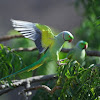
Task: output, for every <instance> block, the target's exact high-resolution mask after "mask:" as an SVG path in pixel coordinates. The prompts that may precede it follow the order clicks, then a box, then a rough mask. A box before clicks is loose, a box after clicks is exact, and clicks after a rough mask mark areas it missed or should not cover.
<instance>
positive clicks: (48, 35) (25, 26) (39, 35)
mask: <svg viewBox="0 0 100 100" xmlns="http://www.w3.org/2000/svg"><path fill="white" fill-rule="evenodd" d="M11 21H12V24H13V27H14V29H15V30H16V31H18V32H20V33H21V34H22V35H23V36H24V37H25V38H29V39H31V40H33V41H34V42H35V44H36V47H37V48H38V50H39V52H40V53H42V52H44V51H45V50H46V49H47V48H48V47H50V46H51V45H52V44H53V43H54V34H53V32H52V30H51V29H50V27H48V26H46V25H41V24H38V23H31V22H26V21H20V20H13V19H11Z"/></svg>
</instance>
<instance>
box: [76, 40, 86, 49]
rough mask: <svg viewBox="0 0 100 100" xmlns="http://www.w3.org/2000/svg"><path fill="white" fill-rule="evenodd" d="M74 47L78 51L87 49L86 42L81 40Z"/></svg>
mask: <svg viewBox="0 0 100 100" xmlns="http://www.w3.org/2000/svg"><path fill="white" fill-rule="evenodd" d="M76 46H77V47H78V48H80V49H87V47H88V43H87V42H86V41H83V40H81V41H79V42H78V43H77V44H76Z"/></svg>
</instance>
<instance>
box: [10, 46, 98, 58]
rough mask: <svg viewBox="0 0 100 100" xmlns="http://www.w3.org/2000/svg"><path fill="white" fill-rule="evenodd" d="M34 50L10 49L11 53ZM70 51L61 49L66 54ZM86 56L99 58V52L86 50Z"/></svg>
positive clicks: (31, 49) (33, 49) (32, 49)
mask: <svg viewBox="0 0 100 100" xmlns="http://www.w3.org/2000/svg"><path fill="white" fill-rule="evenodd" d="M35 50H37V48H32V47H30V48H16V49H12V50H11V51H17V52H21V51H35ZM71 50H72V49H66V48H62V49H61V52H64V53H68V52H69V51H71ZM86 54H87V56H97V57H100V52H99V51H88V50H86Z"/></svg>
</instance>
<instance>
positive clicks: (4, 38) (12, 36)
mask: <svg viewBox="0 0 100 100" xmlns="http://www.w3.org/2000/svg"><path fill="white" fill-rule="evenodd" d="M22 37H24V36H23V35H11V36H10V35H7V36H3V37H0V42H3V41H7V40H10V39H14V38H22Z"/></svg>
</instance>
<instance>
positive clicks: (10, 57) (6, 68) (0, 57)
mask: <svg viewBox="0 0 100 100" xmlns="http://www.w3.org/2000/svg"><path fill="white" fill-rule="evenodd" d="M0 48H1V49H0V79H1V78H3V77H5V76H8V75H10V74H12V73H14V72H16V71H18V70H20V69H22V68H24V67H25V65H24V64H23V60H22V58H21V57H20V56H19V55H18V54H17V53H16V52H12V51H11V49H10V48H9V47H5V46H3V45H2V44H0ZM29 75H30V74H28V75H25V73H24V75H22V74H21V75H20V78H24V76H26V77H29ZM14 77H15V76H14ZM16 78H18V75H17V77H16ZM8 79H9V78H8Z"/></svg>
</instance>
